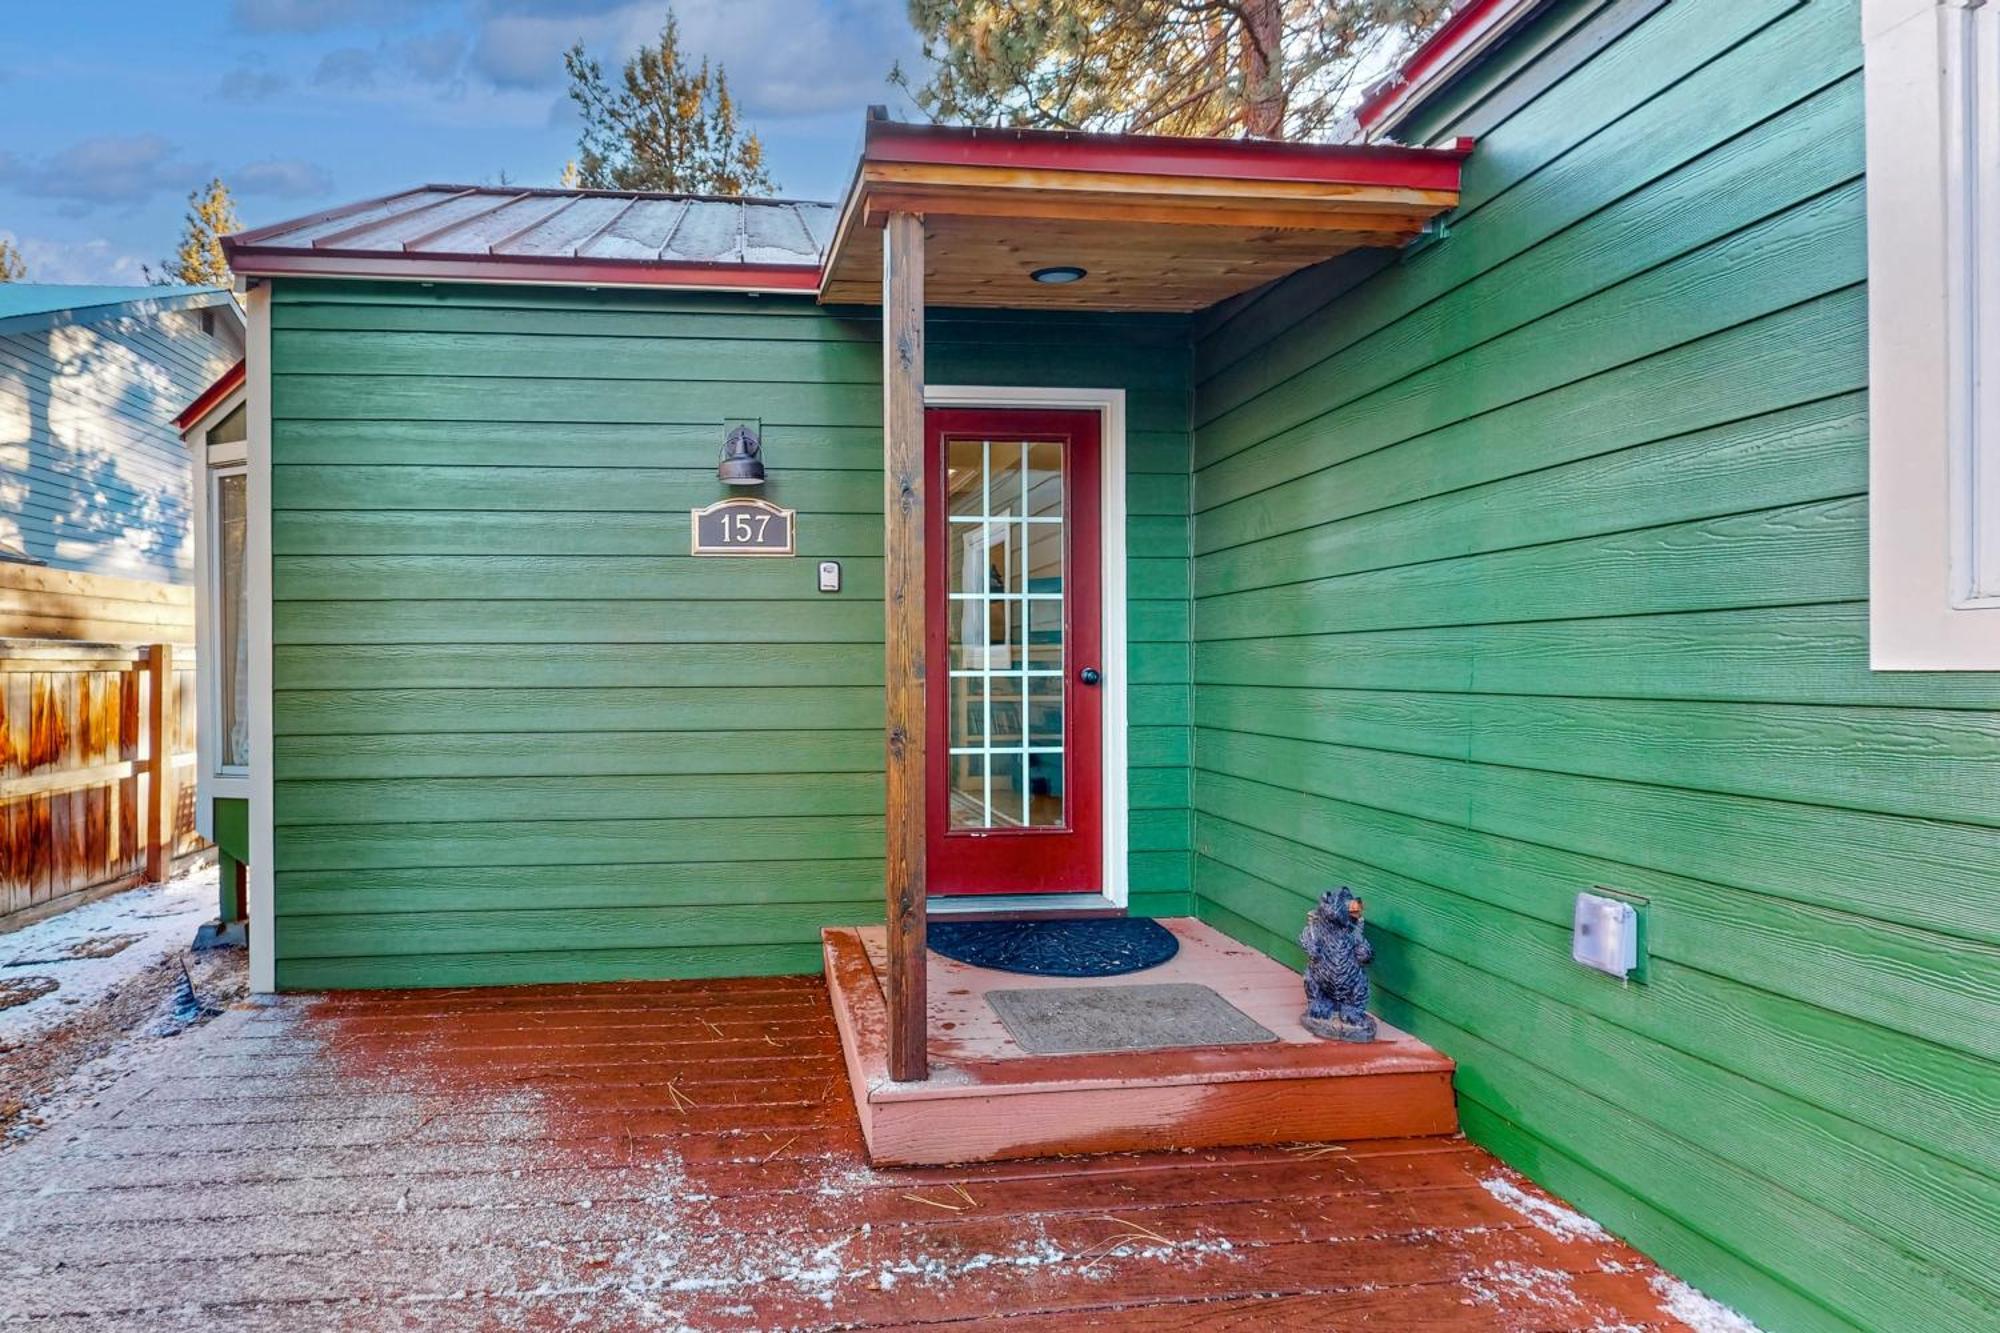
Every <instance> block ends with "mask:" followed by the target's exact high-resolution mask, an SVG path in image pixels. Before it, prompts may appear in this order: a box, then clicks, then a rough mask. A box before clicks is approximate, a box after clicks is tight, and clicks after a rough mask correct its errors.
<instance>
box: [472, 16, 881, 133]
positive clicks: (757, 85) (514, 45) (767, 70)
mask: <svg viewBox="0 0 2000 1333" xmlns="http://www.w3.org/2000/svg"><path fill="white" fill-rule="evenodd" d="M483 12H484V15H485V17H484V20H483V22H481V24H480V26H479V31H478V36H477V38H476V39H475V40H474V43H473V51H472V59H471V66H472V68H473V70H474V71H475V72H477V73H478V74H480V75H482V76H484V77H485V78H486V79H488V80H489V81H491V82H492V83H493V84H495V85H496V86H498V87H502V88H524V89H525V88H554V87H556V86H558V85H560V84H561V83H562V82H563V69H562V53H563V52H564V51H565V50H567V49H568V48H569V47H570V45H571V44H573V43H575V42H578V41H581V42H583V43H584V45H585V46H586V47H588V48H589V50H590V53H591V54H592V55H593V56H595V57H596V58H597V59H598V60H599V61H600V62H602V63H603V65H604V66H605V68H606V70H607V71H614V72H615V71H616V70H617V69H618V68H619V67H620V66H621V65H623V64H624V62H625V60H626V59H627V58H629V57H630V56H631V54H632V53H633V52H634V51H636V50H637V49H638V48H639V46H640V44H641V43H646V44H651V43H652V42H654V41H656V40H657V39H658V37H659V32H660V21H661V16H662V9H661V6H660V5H659V4H658V3H656V2H655V0H636V2H632V0H627V2H625V3H603V2H602V0H487V3H486V4H485V5H484V6H483ZM674 12H675V13H676V14H677V15H678V16H679V19H680V33H681V50H682V52H683V54H684V56H685V57H686V58H687V59H688V60H689V61H690V62H691V63H699V62H700V60H701V59H702V58H703V57H704V56H706V57H708V58H709V59H711V60H714V61H715V62H717V63H719V64H721V65H722V66H723V67H724V68H725V69H726V70H727V71H728V74H729V80H730V89H731V92H732V93H733V94H734V95H735V96H736V99H737V101H738V103H739V104H740V105H741V107H742V109H743V112H744V114H745V115H747V116H756V115H760V114H761V115H766V116H794V115H814V114H817V113H820V112H823V111H830V110H846V109H854V110H856V111H858V110H859V109H860V108H861V107H863V106H866V105H867V104H868V103H869V102H871V101H881V100H883V99H884V97H885V96H886V95H887V85H886V83H885V82H884V81H885V80H886V79H887V77H888V74H889V67H890V66H891V65H892V64H893V63H894V62H895V61H896V60H897V59H898V58H902V59H904V60H906V61H907V60H908V59H910V58H911V57H912V56H914V55H915V54H916V52H917V41H916V37H915V34H914V32H913V31H912V29H911V28H910V24H909V19H908V17H907V13H906V11H905V9H904V7H903V3H902V0H680V3H679V4H677V5H676V6H675V10H674Z"/></svg>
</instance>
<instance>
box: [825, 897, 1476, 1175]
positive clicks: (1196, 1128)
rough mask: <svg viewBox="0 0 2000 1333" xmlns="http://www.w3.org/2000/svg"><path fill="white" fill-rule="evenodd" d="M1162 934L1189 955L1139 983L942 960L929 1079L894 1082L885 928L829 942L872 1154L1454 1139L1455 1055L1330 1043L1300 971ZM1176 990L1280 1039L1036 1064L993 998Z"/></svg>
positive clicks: (1402, 1045)
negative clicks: (1205, 992)
mask: <svg viewBox="0 0 2000 1333" xmlns="http://www.w3.org/2000/svg"><path fill="white" fill-rule="evenodd" d="M1162 924H1163V925H1165V926H1167V927H1168V928H1169V929H1170V930H1172V931H1173V932H1174V934H1175V935H1176V936H1178V937H1179V939H1180V950H1179V952H1178V953H1176V954H1175V956H1174V957H1173V958H1172V959H1170V960H1169V961H1168V962H1166V963H1163V964H1161V965H1160V966H1158V967H1153V968H1148V969H1146V970H1145V971H1144V972H1140V973H1134V974H1131V975H1129V976H1120V977H1104V978H1097V979H1092V980H1080V979H1076V978H1067V977H1029V976H1020V975H1017V974H1012V973H1005V972H995V971H991V970H988V969H986V968H980V967H972V966H968V965H967V964H964V963H959V962H954V961H953V960H951V959H949V958H945V957H942V956H940V955H938V954H936V953H932V954H930V955H929V960H928V961H929V972H928V976H927V978H926V988H925V989H926V994H927V995H928V996H929V1000H928V1009H929V1023H928V1024H927V1028H928V1032H929V1054H930V1074H931V1076H930V1078H929V1079H927V1080H925V1081H924V1082H922V1083H896V1082H894V1081H892V1080H891V1079H890V1077H889V1070H888V1052H887V1048H888V1012H887V1010H888V1006H887V1002H886V1000H885V998H884V990H885V986H884V980H883V978H884V977H885V975H886V973H887V971H888V943H887V940H886V938H885V937H884V934H883V931H882V929H881V928H880V927H879V926H868V927H858V928H857V927H835V928H829V929H828V930H826V931H824V932H823V939H824V942H825V950H826V975H827V979H828V982H829V985H830V989H831V991H832V996H833V1011H834V1020H835V1022H836V1024H837V1025H838V1026H839V1029H840V1038H841V1049H842V1053H843V1055H844V1056H845V1058H846V1061H847V1069H848V1081H849V1083H850V1085H851V1088H852V1091H853V1093H854V1103H855V1110H856V1112H857V1114H858V1115H859V1117H860V1121H861V1132H862V1136H863V1138H864V1139H865V1140H866V1141H867V1145H868V1155H869V1159H870V1160H871V1161H873V1162H875V1163H876V1164H878V1165H890V1166H911V1165H938V1164H942V1163H949V1162H986V1161H1000V1160H1006V1159H1022V1158H1033V1157H1048V1156H1055V1155H1061V1154H1076V1153H1093V1152H1124V1151H1149V1150H1159V1149H1179V1148H1230V1147H1249V1146H1254V1145H1258V1144H1264V1145H1270V1144H1279V1143H1298V1142H1302V1141H1308V1140H1323V1139H1339V1140H1341V1141H1343V1142H1352V1141H1356V1140H1361V1139H1379V1138H1398V1137H1416V1136H1421V1135H1431V1134H1450V1133H1453V1132H1455V1131H1456V1130H1457V1129H1458V1115H1457V1111H1456V1109H1455V1107H1454V1106H1453V1102H1452V1091H1451V1074H1452V1063H1451V1061H1450V1060H1449V1059H1447V1058H1446V1057H1444V1056H1442V1055H1440V1054H1438V1053H1437V1052H1436V1051H1434V1050H1432V1049H1431V1048H1430V1047H1428V1046H1426V1045H1424V1044H1423V1043H1422V1042H1420V1041H1418V1040H1417V1039H1416V1038H1414V1037H1412V1036H1410V1035H1409V1034H1407V1033H1404V1032H1399V1031H1397V1030H1396V1029H1395V1028H1393V1027H1390V1026H1389V1025H1387V1024H1383V1025H1382V1030H1381V1034H1380V1038H1379V1040H1377V1041H1374V1042H1371V1043H1368V1044H1365V1045H1348V1044H1346V1043H1341V1042H1327V1041H1321V1040H1320V1039H1319V1038H1317V1037H1315V1036H1313V1035H1312V1034H1311V1033H1309V1032H1307V1031H1306V1030H1305V1029H1304V1028H1303V1027H1301V1026H1300V1025H1299V1011H1300V1009H1301V1008H1302V1007H1303V998H1304V997H1303V995H1302V993H1301V991H1300V985H1299V978H1298V974H1297V973H1295V972H1293V971H1291V970H1290V969H1289V968H1287V967H1285V966H1284V965H1283V964H1281V963H1278V962H1275V961H1274V960H1272V959H1270V958H1267V957H1265V956H1264V955H1263V954H1260V953H1258V952H1257V951H1256V950H1254V949H1250V948H1246V947H1245V946H1243V945H1240V944H1238V943H1236V942H1235V941H1234V940H1231V939H1230V938H1229V937H1228V936H1226V935H1224V934H1222V933H1221V932H1220V931H1218V930H1216V929H1215V928H1214V927H1212V926H1208V925H1204V924H1203V923H1201V922H1199V921H1195V920H1192V919H1189V918H1175V919H1172V920H1168V921H1165V922H1163V923H1162ZM1170 983H1181V984H1195V985H1202V986H1207V987H1209V988H1210V989H1211V990H1213V991H1214V992H1215V993H1216V994H1218V995H1220V996H1222V997H1223V999H1225V1000H1226V1001H1228V1002H1229V1003H1230V1004H1231V1005H1233V1006H1235V1007H1236V1008H1237V1009H1238V1010H1239V1011H1241V1012H1242V1013H1243V1014H1245V1015H1247V1016H1248V1017H1249V1018H1251V1019H1252V1020H1254V1021H1255V1022H1257V1023H1259V1024H1261V1025H1262V1026H1263V1027H1264V1028H1266V1029H1267V1030H1268V1031H1270V1032H1271V1033H1274V1034H1276V1036H1277V1038H1278V1039H1277V1040H1276V1041H1275V1042H1267V1043H1261V1044H1254V1045H1238V1046H1209V1047H1188V1048H1181V1049H1172V1050H1151V1051H1123V1052H1115V1053H1113V1052H1093V1053H1085V1054H1074V1055H1031V1054H1029V1053H1028V1052H1026V1051H1024V1050H1022V1049H1021V1048H1020V1047H1019V1046H1018V1045H1016V1044H1015V1042H1014V1040H1013V1038H1012V1037H1010V1036H1009V1035H1008V1033H1007V1029H1006V1028H1005V1026H1004V1025H1002V1023H1001V1022H1000V1019H999V1016H998V1014H997V1013H996V1012H995V1011H994V1009H993V1007H992V1005H991V1004H989V1003H988V1002H987V998H986V997H987V992H989V991H992V990H999V989H1042V988H1047V987H1051V986H1058V987H1065V988H1067V987H1119V986H1124V985H1131V984H1140V985H1157V984H1170Z"/></svg>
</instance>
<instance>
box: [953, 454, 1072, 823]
mask: <svg viewBox="0 0 2000 1333" xmlns="http://www.w3.org/2000/svg"><path fill="white" fill-rule="evenodd" d="M955 443H960V444H964V443H970V441H968V440H959V441H955ZM1031 443H1052V444H1055V446H1056V447H1057V448H1058V449H1062V448H1063V446H1062V445H1061V443H1060V442H1058V441H1033V442H1031V441H1026V440H1002V441H1000V444H1001V446H1002V447H1003V448H1011V449H1013V450H1014V451H1015V460H1016V472H1017V475H1018V477H1019V481H1020V487H1019V496H1018V499H1019V508H1018V509H1017V510H1016V511H1014V512H1011V513H995V512H994V506H993V499H994V486H993V446H994V441H993V440H991V439H982V440H981V441H980V442H979V467H980V477H979V508H980V512H979V513H977V514H948V515H947V516H946V517H947V519H948V521H949V522H950V523H951V524H954V525H957V526H958V528H959V529H961V530H964V535H963V536H962V537H961V539H960V541H959V542H947V543H946V544H945V551H944V558H945V559H947V560H950V559H953V558H955V557H957V558H960V559H963V558H964V555H963V554H962V553H964V554H969V553H970V552H971V551H972V550H973V549H974V547H973V546H972V543H974V542H978V543H979V545H978V546H977V548H976V549H977V553H978V555H979V566H978V580H977V582H978V587H977V590H976V591H968V592H951V591H947V592H946V594H945V595H946V599H947V601H949V602H952V603H958V604H960V605H962V606H964V607H965V608H967V609H970V608H971V607H973V606H975V605H976V606H977V607H978V617H979V618H978V622H977V623H978V625H979V629H980V642H978V643H970V642H968V643H965V644H963V645H962V648H963V649H964V650H965V651H966V653H967V656H968V657H970V656H971V655H972V650H974V649H978V650H979V651H978V657H977V660H978V662H979V665H978V666H976V667H970V668H965V667H955V668H950V669H949V670H948V671H947V675H948V676H949V677H951V678H952V679H956V680H977V681H979V683H980V685H979V713H980V733H979V743H978V744H977V745H966V744H948V745H947V747H946V751H947V753H948V754H950V755H952V756H953V757H955V758H963V759H977V760H978V761H979V784H980V802H979V818H980V822H979V824H978V825H977V826H976V827H979V828H988V829H990V828H993V827H995V824H994V813H995V808H996V807H995V805H994V800H993V771H994V768H995V767H996V762H997V763H1007V764H1018V765H1019V774H1020V788H1021V791H1020V797H1021V808H1020V817H1019V820H1018V821H1010V822H1008V823H1005V824H1003V825H1001V827H1013V828H1033V827H1036V825H1035V824H1034V823H1033V804H1032V803H1033V792H1034V783H1033V780H1032V778H1031V776H1030V770H1031V765H1030V763H1029V760H1030V758H1031V757H1032V756H1035V755H1058V756H1060V755H1062V754H1063V753H1064V750H1065V748H1066V747H1065V744H1064V742H1065V739H1066V736H1067V730H1068V725H1069V719H1068V716H1067V714H1068V709H1067V706H1066V702H1067V701H1066V700H1061V699H1060V698H1059V699H1058V703H1057V710H1058V725H1057V727H1056V733H1055V734H1056V743H1055V744H1052V745H1051V744H1036V743H1035V740H1036V739H1037V735H1038V733H1037V730H1036V728H1034V727H1033V726H1032V725H1031V721H1030V719H1031V715H1032V709H1033V704H1034V693H1033V690H1032V689H1031V686H1030V682H1031V681H1034V680H1050V679H1055V680H1060V679H1063V678H1064V676H1065V674H1066V673H1065V671H1064V667H1063V666H1062V665H1057V666H1055V667H1047V666H1039V667H1038V666H1032V665H1030V663H1031V660H1032V659H1031V658H1030V656H1029V649H1030V645H1029V640H1028V634H1029V625H1028V605H1029V603H1033V602H1041V603H1055V604H1061V603H1062V601H1063V599H1064V598H1065V596H1067V591H1066V590H1067V586H1068V572H1069V571H1068V565H1069V551H1068V544H1067V543H1066V542H1065V543H1063V547H1062V553H1061V556H1060V557H1059V558H1060V560H1061V562H1062V566H1063V582H1064V588H1065V591H1063V592H1034V591H1031V590H1029V589H1028V586H1027V584H1028V558H1029V542H1028V536H1027V534H1028V530H1029V528H1030V527H1031V526H1037V525H1039V526H1041V527H1043V528H1045V529H1047V528H1054V529H1057V530H1058V531H1060V529H1061V526H1062V523H1063V520H1064V517H1065V516H1064V515H1062V514H1053V515H1052V514H1032V513H1030V512H1029V499H1030V494H1031V488H1030V486H1029V457H1030V454H1029V449H1030V444H1031ZM946 448H947V452H948V451H949V448H950V446H949V445H947V446H946ZM1068 461H1069V460H1068V454H1067V450H1064V451H1063V455H1062V469H1066V468H1067V465H1068ZM947 467H949V463H948V462H947ZM1057 477H1058V486H1059V488H1060V490H1061V491H1062V493H1063V494H1064V495H1065V498H1066V496H1067V489H1068V488H1067V478H1066V476H1065V474H1064V471H1063V470H1061V469H1059V470H1058V473H1057ZM1017 529H1018V530H1019V533H1020V537H1019V541H1018V542H1016V541H1015V540H1014V533H1015V531H1016V530H1017ZM996 537H997V538H999V540H997V541H996ZM1016 545H1018V546H1019V548H1020V555H1019V557H1018V560H1019V568H1018V570H1017V569H1016V567H1015V561H1016V558H1017V557H1016V556H1015V555H1014V552H1013V549H1012V548H1013V547H1014V546H1016ZM996 547H1000V548H1002V549H1004V550H1005V555H1004V556H1003V559H1004V560H1005V561H1006V564H1007V570H1006V574H1005V575H1003V581H1004V579H1005V578H1007V577H1011V576H1014V575H1015V574H1017V573H1018V576H1019V578H1020V582H1021V591H1019V592H1009V591H1005V590H1002V591H1000V592H994V591H993V588H992V578H991V569H992V564H991V560H990V556H989V554H988V553H989V552H991V551H992V550H994V549H995V548H996ZM969 569H970V563H969V561H968V562H966V563H965V564H963V565H962V566H961V571H962V574H961V576H963V575H964V573H966V572H969ZM947 583H949V579H947ZM996 605H998V606H1001V607H1003V608H1010V607H1014V606H1019V607H1020V633H1021V644H1020V648H1021V652H1020V661H1019V663H1018V664H1016V663H1015V662H1014V661H1013V646H1014V645H1013V629H1014V617H1013V615H1012V614H1011V613H1010V614H1009V615H1008V616H1007V628H1006V630H1005V632H1004V633H1003V634H1002V639H1001V642H1000V643H999V644H998V645H995V644H994V643H992V642H991V634H992V623H993V608H994V607H995V606H996ZM968 637H970V636H968ZM1068 638H1069V635H1068V633H1067V626H1066V625H1065V626H1064V633H1063V636H1062V642H1061V643H1059V644H1058V645H1057V652H1058V661H1059V663H1062V662H1066V660H1067V656H1068V652H1069V643H1068ZM996 648H997V649H998V651H999V653H1000V654H1001V655H1003V660H1004V661H1005V665H1004V666H1003V667H1002V668H1001V669H999V670H996V669H995V668H994V661H995V657H996V651H995V650H996ZM996 680H999V681H1010V682H1018V685H1019V694H1018V696H1017V697H1016V698H1015V699H1014V700H1012V701H1011V702H1012V703H1013V706H1014V707H1015V708H1017V709H1018V710H1019V714H1020V727H1019V732H1020V735H1019V741H1018V743H1017V744H1014V745H1008V746H996V745H994V743H993V697H994V690H993V686H994V682H995V681H996ZM960 722H961V719H960V718H959V716H958V715H957V713H956V712H954V713H953V715H952V719H951V724H952V726H953V728H954V730H956V729H957V728H958V726H959V725H960ZM951 739H952V740H960V739H962V737H957V736H954V737H952V738H951ZM1064 785H1065V789H1066V788H1067V783H1066V782H1065V784H1064ZM1064 805H1065V809H1064V814H1065V815H1067V797H1065V801H1064ZM1060 822H1061V821H1058V823H1060ZM957 827H968V826H967V825H957Z"/></svg>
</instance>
